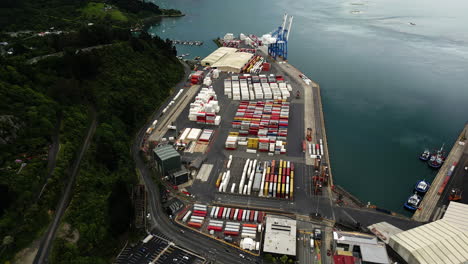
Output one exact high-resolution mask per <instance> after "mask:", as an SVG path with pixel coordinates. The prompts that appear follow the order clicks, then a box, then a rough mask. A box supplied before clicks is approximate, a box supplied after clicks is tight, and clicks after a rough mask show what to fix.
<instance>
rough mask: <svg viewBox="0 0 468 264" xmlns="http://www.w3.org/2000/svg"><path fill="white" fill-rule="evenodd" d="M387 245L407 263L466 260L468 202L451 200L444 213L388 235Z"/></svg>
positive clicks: (418, 263) (467, 258) (463, 261)
mask: <svg viewBox="0 0 468 264" xmlns="http://www.w3.org/2000/svg"><path fill="white" fill-rule="evenodd" d="M389 245H390V246H391V247H392V248H393V249H394V250H395V251H396V252H397V253H398V254H399V255H400V256H401V257H402V258H403V259H404V260H405V261H407V262H408V263H409V264H423V263H428V264H429V263H444V264H450V263H453V264H455V263H457V264H458V263H466V262H467V261H468V205H466V204H462V203H457V202H450V204H449V206H448V208H447V211H446V213H445V215H444V217H443V218H442V219H440V220H437V221H435V222H432V223H429V224H426V225H422V226H419V227H416V228H413V229H410V230H408V231H404V232H400V233H398V234H396V235H393V236H391V237H390V241H389Z"/></svg>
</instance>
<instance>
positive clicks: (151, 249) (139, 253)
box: [114, 235, 205, 264]
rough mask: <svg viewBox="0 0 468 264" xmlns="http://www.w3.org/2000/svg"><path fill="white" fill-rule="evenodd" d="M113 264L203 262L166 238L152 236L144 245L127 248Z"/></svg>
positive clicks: (188, 263) (190, 263)
mask: <svg viewBox="0 0 468 264" xmlns="http://www.w3.org/2000/svg"><path fill="white" fill-rule="evenodd" d="M114 263H115V264H148V263H158V264H168V263H183V264H192V263H193V264H198V263H205V260H204V259H202V258H200V257H198V256H196V255H194V254H192V253H190V252H189V251H187V250H185V249H182V248H180V247H178V246H176V245H174V244H173V243H172V242H170V241H168V240H167V239H166V238H163V237H160V236H156V235H155V236H154V237H153V238H152V239H151V240H149V241H148V242H146V243H143V242H139V243H138V244H137V245H135V246H134V247H131V246H127V247H126V248H125V249H124V250H123V251H122V252H121V253H120V254H119V256H118V257H117V259H116V260H115V262H114Z"/></svg>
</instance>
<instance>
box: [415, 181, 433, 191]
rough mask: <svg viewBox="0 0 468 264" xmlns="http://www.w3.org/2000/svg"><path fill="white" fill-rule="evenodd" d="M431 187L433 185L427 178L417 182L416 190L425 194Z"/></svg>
mask: <svg viewBox="0 0 468 264" xmlns="http://www.w3.org/2000/svg"><path fill="white" fill-rule="evenodd" d="M429 187H431V185H430V184H429V183H428V182H426V180H421V181H418V182H417V183H416V186H415V187H414V190H416V191H417V192H418V193H422V194H423V193H426V192H427V191H428V190H429Z"/></svg>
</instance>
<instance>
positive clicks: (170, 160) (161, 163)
mask: <svg viewBox="0 0 468 264" xmlns="http://www.w3.org/2000/svg"><path fill="white" fill-rule="evenodd" d="M153 153H154V160H155V162H156V170H157V171H159V172H160V173H161V174H162V175H164V176H166V175H168V174H169V173H171V172H175V171H178V170H180V166H181V162H180V154H179V152H177V151H176V150H175V149H174V147H172V146H171V145H164V146H161V147H157V148H155V149H154V150H153Z"/></svg>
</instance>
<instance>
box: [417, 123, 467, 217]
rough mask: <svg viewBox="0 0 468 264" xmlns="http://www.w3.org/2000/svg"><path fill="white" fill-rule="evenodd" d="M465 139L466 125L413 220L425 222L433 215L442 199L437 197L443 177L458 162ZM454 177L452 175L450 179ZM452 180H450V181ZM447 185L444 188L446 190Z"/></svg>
mask: <svg viewBox="0 0 468 264" xmlns="http://www.w3.org/2000/svg"><path fill="white" fill-rule="evenodd" d="M467 138H468V124H467V125H465V128H464V129H463V131H462V132H461V133H460V135H459V136H458V138H457V140H456V141H455V144H454V145H453V147H452V150H451V151H450V154H449V155H448V157H447V159H446V160H445V162H444V165H442V167H441V168H440V170H439V172H438V173H437V176H436V177H435V179H434V181H433V182H432V184H431V188H430V189H429V191H428V192H427V193H426V195H425V196H424V198H423V200H422V202H421V204H420V205H419V209H418V210H416V212H415V213H414V215H413V220H416V221H420V222H427V221H429V220H430V218H431V216H432V214H433V213H434V211H435V209H436V206H437V204H438V203H439V200H440V199H442V198H443V197H444V196H442V195H439V193H438V192H439V188H440V187H441V186H442V183H443V182H444V179H445V176H447V172H448V171H449V170H450V167H452V165H453V163H454V162H459V160H460V158H461V157H462V155H463V151H464V149H465V148H466V147H467V145H468V144H466V143H467ZM458 165H459V166H463V164H458ZM453 177H454V176H453V175H452V178H453ZM450 180H452V179H450ZM448 186H449V185H448V184H447V186H446V187H445V188H448Z"/></svg>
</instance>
